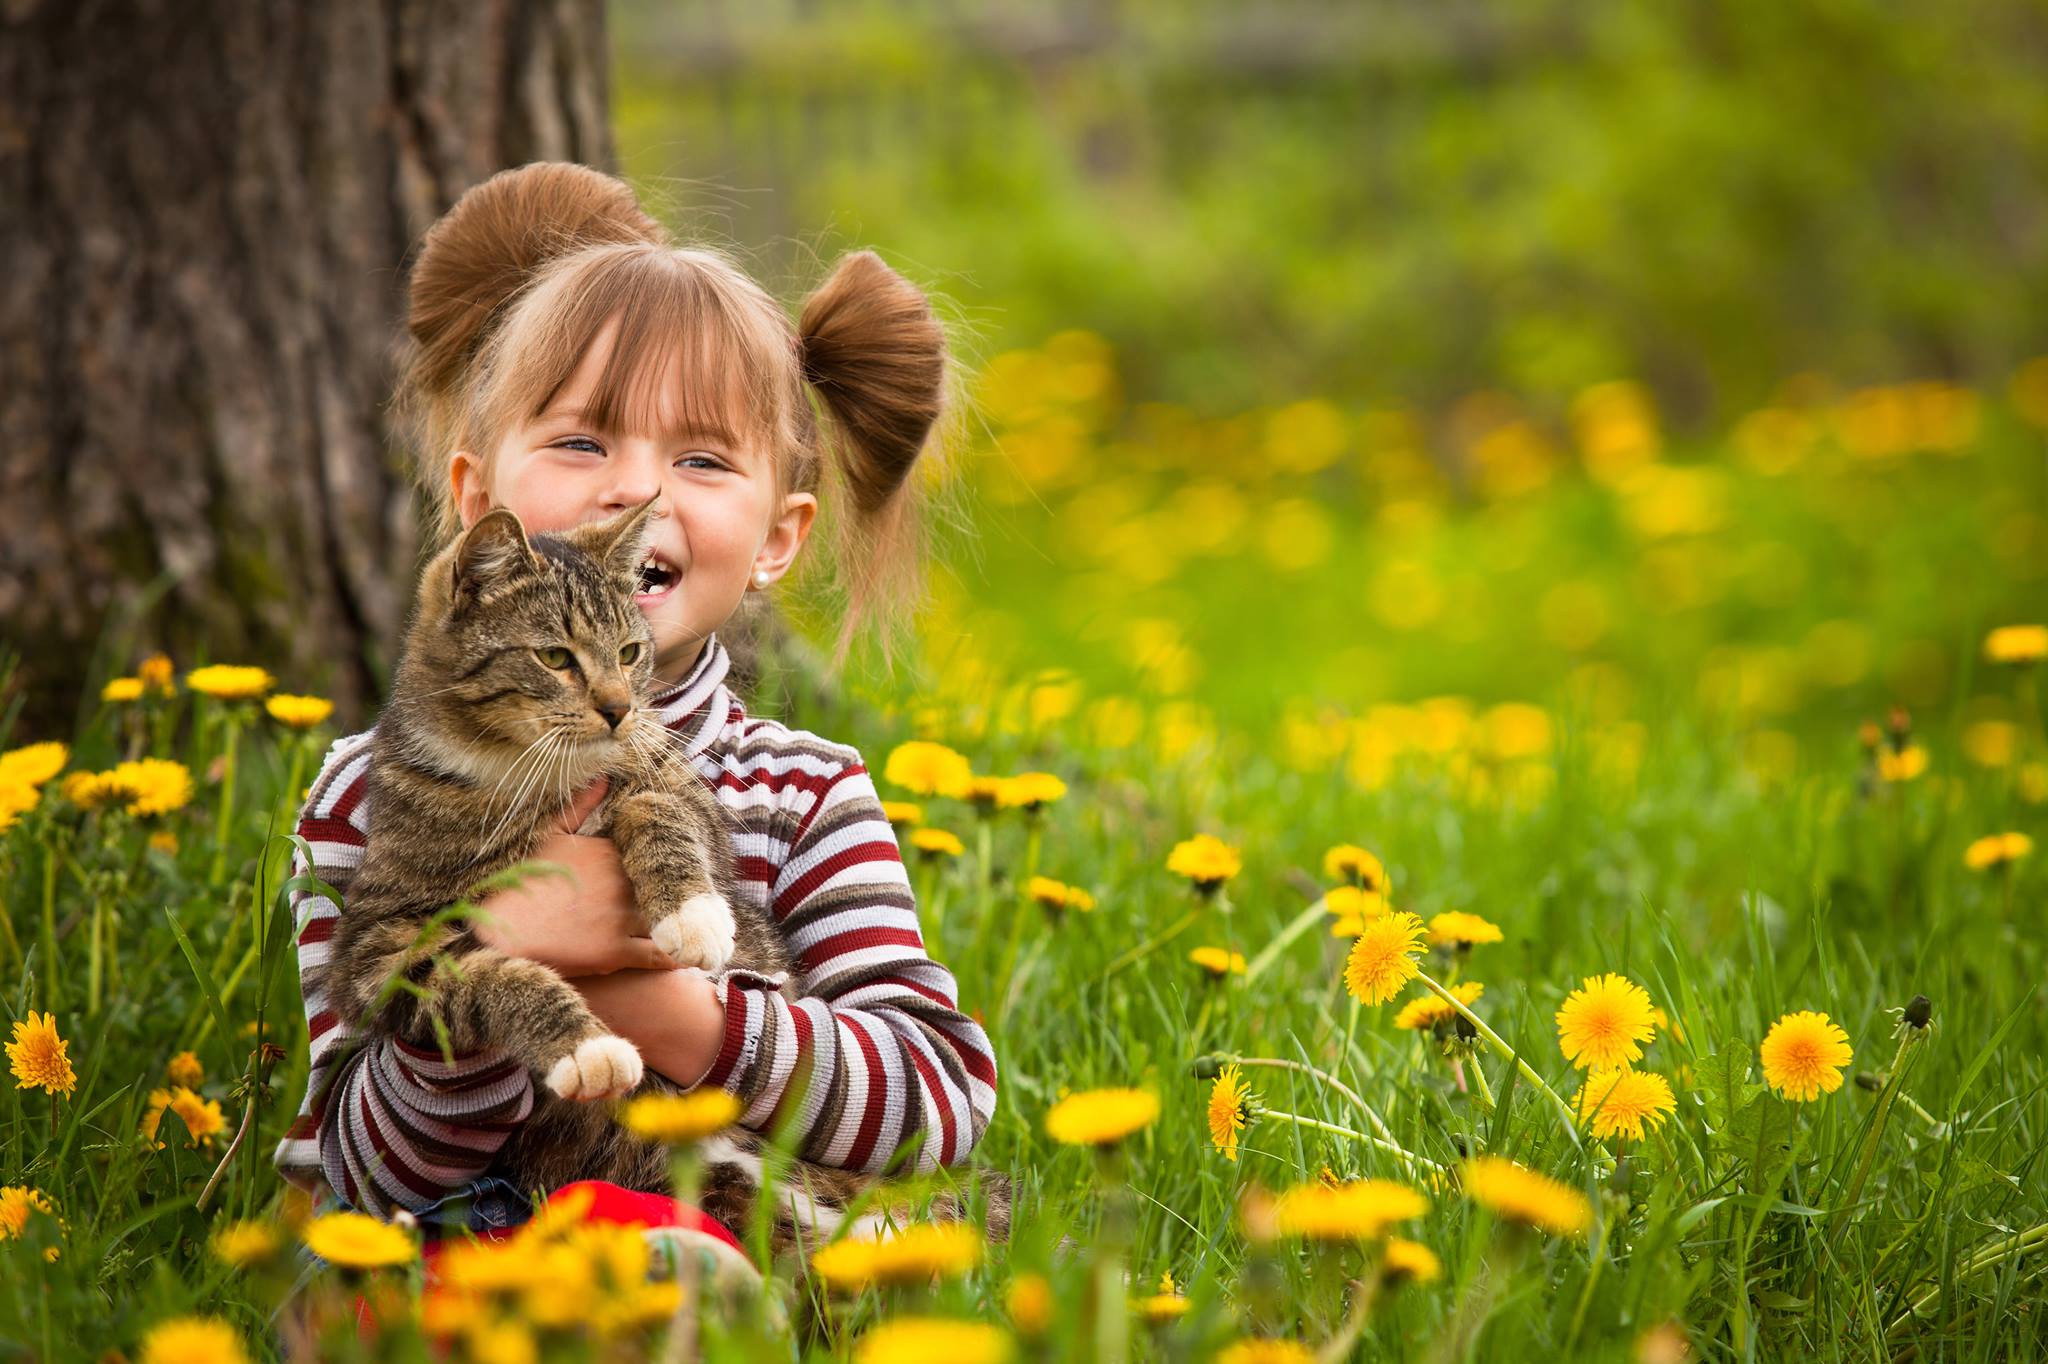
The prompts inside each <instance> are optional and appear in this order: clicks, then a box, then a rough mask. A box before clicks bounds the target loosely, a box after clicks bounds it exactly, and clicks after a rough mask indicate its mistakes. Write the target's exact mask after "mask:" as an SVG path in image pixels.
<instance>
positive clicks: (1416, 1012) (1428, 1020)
mask: <svg viewBox="0 0 2048 1364" xmlns="http://www.w3.org/2000/svg"><path fill="white" fill-rule="evenodd" d="M1450 990H1451V993H1452V994H1454V995H1456V996H1457V997H1458V1002H1459V1003H1460V1004H1467V1005H1469V1004H1472V1003H1475V1002H1476V1001H1477V1000H1478V998H1479V996H1481V995H1483V994H1485V993H1486V987H1485V986H1484V985H1481V984H1480V983H1479V982H1478V981H1476V980H1467V981H1461V982H1459V983H1458V984H1456V985H1453V986H1451V987H1450ZM1457 1012H1458V1011H1457V1010H1456V1009H1453V1008H1452V1007H1451V1006H1450V1005H1449V1004H1448V1003H1447V1002H1445V1000H1444V999H1443V998H1442V997H1441V996H1440V995H1438V994H1436V993H1435V992H1434V991H1431V992H1430V993H1428V994H1423V995H1417V996H1416V997H1415V998H1414V999H1411V1000H1409V1001H1408V1002H1407V1003H1406V1004H1403V1005H1402V1006H1401V1012H1399V1013H1397V1014H1395V1015H1394V1026H1395V1027H1397V1028H1399V1029H1401V1030H1402V1031H1403V1032H1427V1031H1429V1030H1430V1029H1431V1028H1434V1027H1435V1026H1436V1025H1437V1024H1439V1023H1442V1022H1444V1021H1446V1020H1448V1019H1449V1018H1451V1017H1452V1015H1454V1014H1456V1013H1457Z"/></svg>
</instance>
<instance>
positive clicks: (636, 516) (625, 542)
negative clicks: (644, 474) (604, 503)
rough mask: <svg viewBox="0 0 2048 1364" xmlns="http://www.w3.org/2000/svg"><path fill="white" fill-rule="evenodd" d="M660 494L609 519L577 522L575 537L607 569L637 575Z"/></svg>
mask: <svg viewBox="0 0 2048 1364" xmlns="http://www.w3.org/2000/svg"><path fill="white" fill-rule="evenodd" d="M659 500H660V494H658V493H657V494H656V495H655V496H654V497H650V498H648V499H647V500H646V501H645V502H642V503H641V504H640V505H639V506H637V507H628V508H626V509H625V510H624V511H622V512H620V513H619V514H618V515H616V516H614V517H612V518H611V519H610V520H609V521H599V522H596V523H594V524H592V525H587V526H578V527H577V528H576V539H577V541H578V543H579V544H581V545H582V547H583V549H584V550H585V551H586V552H587V553H588V554H589V555H590V557H591V558H593V559H595V560H597V561H598V562H599V563H600V564H602V565H604V571H605V572H607V573H611V574H617V575H619V576H622V577H631V578H637V577H638V576H639V572H640V561H641V560H642V559H644V558H646V557H647V540H648V526H649V524H650V523H651V522H652V521H653V519H654V504H655V503H656V502H657V501H659Z"/></svg>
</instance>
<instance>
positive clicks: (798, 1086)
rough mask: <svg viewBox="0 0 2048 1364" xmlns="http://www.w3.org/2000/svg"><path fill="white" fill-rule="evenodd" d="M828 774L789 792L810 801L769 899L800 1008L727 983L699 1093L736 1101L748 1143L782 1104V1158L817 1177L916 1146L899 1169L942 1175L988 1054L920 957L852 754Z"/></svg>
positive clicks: (896, 873)
mask: <svg viewBox="0 0 2048 1364" xmlns="http://www.w3.org/2000/svg"><path fill="white" fill-rule="evenodd" d="M834 747H835V748H836V747H837V746H834ZM842 751H843V752H846V753H850V752H851V751H850V750H842ZM835 766H836V767H837V770H836V771H829V772H825V773H821V774H818V775H817V776H816V777H812V776H811V775H810V774H809V773H808V772H805V773H804V774H803V775H804V778H805V779H804V780H803V781H802V782H801V783H798V784H796V785H797V788H798V789H800V790H802V791H804V792H806V793H815V797H814V798H813V799H811V801H810V803H809V808H808V809H807V810H806V811H805V812H804V813H803V814H802V816H801V818H800V819H799V821H798V822H797V825H796V828H795V831H794V833H793V834H792V835H791V836H790V841H789V848H788V854H787V856H786V857H784V858H783V860H782V863H781V866H780V868H779V870H778V871H777V872H776V873H775V877H774V881H773V883H772V886H771V888H770V902H771V905H772V907H773V910H774V913H775V918H776V921H777V923H778V924H780V925H781V927H782V930H783V934H784V936H785V937H786V938H787V939H788V942H789V947H790V952H791V954H792V955H793V956H794V958H795V960H796V971H797V975H798V978H799V984H800V986H801V992H802V994H803V995H804V996H805V997H804V998H802V999H799V1000H797V1001H796V1002H795V1003H791V1002H790V1001H788V1000H787V999H784V998H783V997H782V995H781V994H780V992H778V991H777V990H776V989H775V988H774V987H773V983H772V982H770V981H768V980H765V979H763V978H761V977H756V976H749V975H748V974H747V973H744V972H735V973H733V974H731V975H729V976H727V977H726V978H725V979H724V980H723V981H722V982H720V984H719V987H718V988H719V994H720V997H721V999H722V1001H723V1003H724V1005H725V1032H724V1037H723V1040H722V1041H721V1043H720V1046H719V1049H718V1054H717V1057H716V1058H715V1059H714V1060H713V1061H712V1063H711V1069H710V1070H709V1071H707V1072H706V1073H705V1076H704V1080H703V1082H704V1083H705V1084H715V1085H720V1086H722V1087H724V1088H726V1089H728V1090H731V1091H732V1092H733V1093H734V1094H736V1095H737V1096H739V1098H740V1100H741V1102H742V1103H743V1104H744V1105H745V1111H744V1112H743V1114H742V1116H741V1122H742V1123H744V1124H745V1125H747V1126H749V1127H752V1128H755V1129H757V1130H761V1131H768V1130H771V1129H772V1128H773V1127H774V1125H775V1123H776V1121H778V1120H779V1118H780V1116H781V1115H780V1114H779V1113H778V1110H779V1109H780V1108H781V1107H782V1106H783V1105H784V1103H785V1100H789V1101H791V1102H794V1103H795V1104H796V1108H795V1112H794V1116H793V1119H792V1120H793V1122H794V1124H795V1127H796V1130H797V1132H798V1133H799V1134H800V1144H799V1145H798V1147H797V1150H798V1152H799V1154H801V1155H802V1156H803V1157H804V1158H805V1159H806V1160H810V1161H813V1162H816V1163H818V1164H824V1165H834V1166H838V1167H841V1168H844V1169H853V1170H868V1171H874V1170H880V1169H882V1168H883V1167H884V1166H885V1165H887V1164H888V1162H889V1160H890V1157H891V1156H892V1155H893V1154H894V1153H895V1151H896V1149H897V1148H898V1146H899V1145H901V1144H902V1143H903V1142H904V1141H905V1140H906V1139H910V1138H917V1137H921V1138H922V1139H923V1142H922V1145H921V1146H920V1147H919V1149H918V1153H917V1158H916V1161H915V1168H917V1169H919V1170H931V1169H933V1168H935V1167H936V1166H938V1165H941V1164H945V1165H957V1164H960V1163H963V1162H965V1161H966V1159H967V1157H968V1154H969V1153H970V1152H971V1151H973V1149H974V1147H975V1145H976V1144H977V1143H978V1142H979V1141H980V1140H981V1134H982V1132H983V1131H984V1130H986V1128H987V1127H988V1123H989V1119H990V1117H991V1116H992V1115H993V1114H994V1112H995V1103H996V1060H995V1053H994V1051H993V1049H992V1048H991V1047H990V1045H989V1040H988V1034H987V1033H986V1032H985V1031H984V1030H983V1029H982V1026H981V1025H980V1024H979V1023H976V1022H975V1021H974V1020H973V1019H972V1018H970V1017H968V1016H967V1015H966V1014H964V1013H962V1012H961V1011H960V1009H959V1007H958V1004H957V1002H956V1001H957V998H958V995H957V987H956V986H955V984H954V980H953V973H952V972H950V971H948V970H947V969H946V968H945V967H944V966H941V965H940V964H939V963H938V962H936V961H933V960H932V959H931V957H929V956H927V955H926V953H925V949H924V938H923V935H922V934H921V933H920V932H919V929H918V921H917V907H916V903H915V901H914V900H913V899H912V897H911V892H910V881H909V878H908V877H907V876H906V875H905V874H904V869H903V857H902V854H901V852H900V851H899V850H898V848H897V845H896V834H895V831H894V830H893V829H892V828H891V827H890V825H889V821H888V819H887V818H886V817H885V816H884V815H883V814H882V803H881V800H880V798H879V797H878V796H877V795H876V793H875V785H874V780H873V778H871V777H870V776H869V775H868V772H867V769H866V767H865V766H863V765H862V764H861V762H860V761H859V758H858V755H857V754H855V755H852V756H851V758H850V759H849V760H846V761H844V762H843V764H835ZM798 1094H801V1098H800V1099H799V1098H795V1097H794V1096H796V1095H798Z"/></svg>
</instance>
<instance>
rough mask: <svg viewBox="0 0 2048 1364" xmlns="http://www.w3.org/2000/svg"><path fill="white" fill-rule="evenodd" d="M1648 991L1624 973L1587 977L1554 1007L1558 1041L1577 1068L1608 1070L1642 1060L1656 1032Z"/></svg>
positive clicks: (1565, 1057)
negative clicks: (1559, 1007) (1559, 1004)
mask: <svg viewBox="0 0 2048 1364" xmlns="http://www.w3.org/2000/svg"><path fill="white" fill-rule="evenodd" d="M1650 1011H1651V1004H1650V992H1649V991H1648V990H1645V989H1644V988H1643V987H1642V986H1640V985H1638V984H1636V983H1635V982H1634V981H1632V980H1630V979H1628V978H1627V977H1626V976H1618V975H1615V974H1613V973H1612V972H1609V973H1608V974H1607V975H1604V976H1587V977H1586V980H1585V983H1584V984H1583V985H1581V986H1580V987H1579V988H1578V989H1576V990H1574V991H1572V992H1571V994H1569V995H1567V996H1566V997H1565V1001H1564V1007H1563V1008H1561V1009H1559V1010H1558V1011H1557V1044H1558V1046H1559V1047H1560V1048H1561V1049H1562V1050H1563V1052H1564V1059H1565V1060H1567V1061H1569V1062H1571V1063H1572V1064H1573V1065H1575V1066H1578V1067H1579V1068H1580V1069H1582V1070H1584V1069H1593V1070H1610V1069H1613V1068H1614V1067H1616V1066H1620V1065H1624V1064H1626V1063H1628V1062H1631V1061H1640V1060H1642V1059H1643V1049H1642V1047H1641V1045H1639V1044H1641V1043H1644V1042H1647V1041H1649V1040H1650V1039H1651V1038H1652V1037H1654V1036H1656V1024H1655V1023H1653V1022H1652V1021H1651V1018H1650Z"/></svg>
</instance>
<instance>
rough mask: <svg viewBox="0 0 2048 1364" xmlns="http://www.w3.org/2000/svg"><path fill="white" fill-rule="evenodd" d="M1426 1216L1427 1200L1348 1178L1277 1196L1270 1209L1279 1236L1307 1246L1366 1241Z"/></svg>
mask: <svg viewBox="0 0 2048 1364" xmlns="http://www.w3.org/2000/svg"><path fill="white" fill-rule="evenodd" d="M1427 1211H1429V1200H1428V1199H1427V1198H1424V1197H1423V1196H1422V1195H1421V1194H1420V1193H1418V1192H1417V1191H1415V1190H1414V1189H1411V1188H1409V1187H1408V1186H1407V1185H1406V1184H1397V1183H1395V1182H1394V1181H1393V1180H1391V1179H1354V1180H1349V1181H1346V1182H1345V1183H1342V1184H1336V1185H1330V1184H1325V1183H1323V1182H1322V1181H1321V1180H1317V1181H1316V1182H1314V1183H1312V1184H1298V1185H1296V1186H1295V1187H1294V1188H1291V1189H1287V1190H1285V1191H1284V1192H1282V1193H1281V1194H1280V1196H1279V1198H1278V1199H1276V1200H1275V1202H1274V1205H1273V1226H1274V1230H1276V1231H1277V1232H1278V1233H1279V1234H1280V1235H1282V1236H1299V1237H1302V1238H1304V1239H1306V1240H1310V1241H1369V1240H1372V1239H1373V1238H1375V1237H1377V1236H1379V1235H1381V1234H1382V1233H1384V1232H1385V1231H1386V1229H1387V1227H1388V1226H1389V1225H1390V1224H1392V1223H1395V1222H1405V1221H1407V1220H1408V1219H1410V1218H1412V1217H1420V1216H1422V1214H1423V1213H1425V1212H1427Z"/></svg>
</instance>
